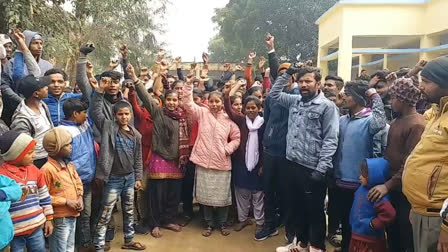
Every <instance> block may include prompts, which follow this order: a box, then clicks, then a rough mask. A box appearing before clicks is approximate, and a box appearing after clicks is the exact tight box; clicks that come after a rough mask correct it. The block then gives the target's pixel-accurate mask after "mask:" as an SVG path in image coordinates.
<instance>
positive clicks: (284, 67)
mask: <svg viewBox="0 0 448 252" xmlns="http://www.w3.org/2000/svg"><path fill="white" fill-rule="evenodd" d="M290 67H291V63H288V62H285V63H282V64H280V66H279V67H278V71H277V73H280V71H281V70H287V69H289V68H290Z"/></svg>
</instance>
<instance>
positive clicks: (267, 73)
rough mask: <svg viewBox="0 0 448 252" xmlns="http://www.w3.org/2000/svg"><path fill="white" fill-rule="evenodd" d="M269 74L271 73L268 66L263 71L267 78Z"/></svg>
mask: <svg viewBox="0 0 448 252" xmlns="http://www.w3.org/2000/svg"><path fill="white" fill-rule="evenodd" d="M269 74H271V69H270V68H269V67H268V68H266V70H265V71H264V77H267V78H269Z"/></svg>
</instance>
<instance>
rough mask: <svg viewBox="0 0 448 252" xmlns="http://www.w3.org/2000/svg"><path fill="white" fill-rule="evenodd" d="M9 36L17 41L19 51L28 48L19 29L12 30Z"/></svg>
mask: <svg viewBox="0 0 448 252" xmlns="http://www.w3.org/2000/svg"><path fill="white" fill-rule="evenodd" d="M11 37H12V38H13V39H14V40H15V41H16V42H17V47H18V49H19V50H20V51H25V50H28V46H27V45H26V43H25V35H23V33H22V32H21V31H20V30H19V29H14V30H12V33H11Z"/></svg>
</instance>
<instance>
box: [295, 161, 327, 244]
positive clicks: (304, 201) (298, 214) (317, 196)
mask: <svg viewBox="0 0 448 252" xmlns="http://www.w3.org/2000/svg"><path fill="white" fill-rule="evenodd" d="M311 172H312V170H311V169H309V168H306V167H304V166H301V165H298V164H296V163H294V162H289V161H288V165H287V166H286V174H287V176H288V179H287V180H286V185H287V187H288V201H287V202H288V204H287V221H288V222H289V223H292V225H293V226H294V227H295V229H294V230H295V234H296V236H297V239H298V240H299V241H300V242H302V243H304V244H308V242H309V243H310V244H311V246H313V247H316V248H319V249H323V250H325V235H326V219H325V212H324V201H325V195H326V191H327V186H326V183H325V181H314V180H312V179H311Z"/></svg>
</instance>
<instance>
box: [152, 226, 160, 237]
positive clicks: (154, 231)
mask: <svg viewBox="0 0 448 252" xmlns="http://www.w3.org/2000/svg"><path fill="white" fill-rule="evenodd" d="M151 235H152V237H154V238H160V237H162V233H160V229H159V228H158V227H155V228H153V229H152V231H151Z"/></svg>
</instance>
